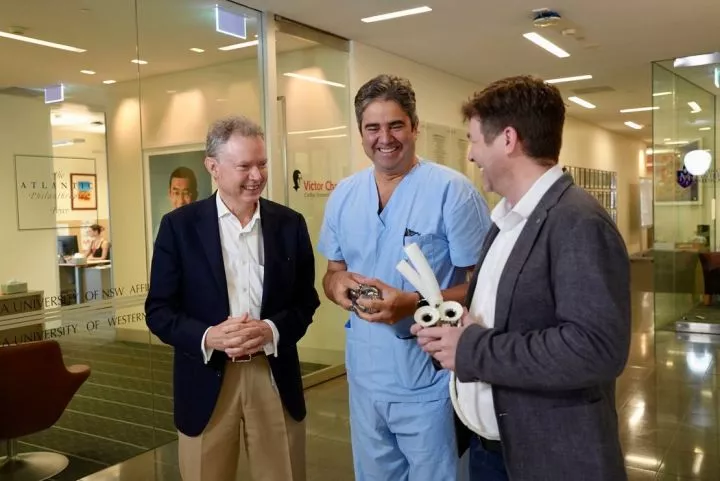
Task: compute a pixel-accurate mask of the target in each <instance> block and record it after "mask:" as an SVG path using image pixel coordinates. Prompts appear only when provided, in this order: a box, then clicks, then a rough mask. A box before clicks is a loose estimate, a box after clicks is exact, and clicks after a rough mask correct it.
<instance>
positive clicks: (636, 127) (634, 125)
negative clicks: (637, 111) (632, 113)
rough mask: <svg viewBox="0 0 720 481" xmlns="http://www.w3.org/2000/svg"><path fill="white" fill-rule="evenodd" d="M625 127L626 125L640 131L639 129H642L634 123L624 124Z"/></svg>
mask: <svg viewBox="0 0 720 481" xmlns="http://www.w3.org/2000/svg"><path fill="white" fill-rule="evenodd" d="M625 125H627V126H628V127H630V128H631V129H635V130H640V129H642V128H643V126H642V125H640V124H636V123H635V122H630V121H628V122H625Z"/></svg>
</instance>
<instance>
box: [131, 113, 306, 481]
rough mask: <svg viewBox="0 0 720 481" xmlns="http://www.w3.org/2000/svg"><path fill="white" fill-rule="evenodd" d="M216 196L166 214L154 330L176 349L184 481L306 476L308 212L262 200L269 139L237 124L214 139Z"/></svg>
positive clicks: (154, 270)
mask: <svg viewBox="0 0 720 481" xmlns="http://www.w3.org/2000/svg"><path fill="white" fill-rule="evenodd" d="M205 167H206V168H207V170H208V172H209V173H210V175H211V176H212V178H213V180H214V181H215V184H216V185H217V192H215V194H213V195H212V196H210V197H209V198H208V199H204V200H200V201H197V202H192V203H189V204H187V205H184V206H182V207H179V208H177V209H175V210H173V211H172V212H170V213H168V214H166V215H165V216H163V218H162V221H161V223H160V229H159V231H158V235H157V239H156V240H155V245H154V249H153V256H152V265H151V271H150V289H149V292H148V295H147V300H146V303H145V312H146V318H147V325H148V327H149V328H150V331H152V332H153V333H154V334H156V335H157V336H158V337H159V338H160V339H161V340H162V341H163V342H165V343H166V344H169V345H171V346H173V347H174V349H175V356H174V368H173V370H174V382H173V388H174V411H175V418H174V419H175V425H176V427H177V429H178V449H179V459H180V473H181V476H182V478H183V481H234V480H235V479H236V474H237V470H238V463H239V461H240V459H241V457H240V449H241V447H243V448H244V449H245V451H246V452H247V458H248V460H249V462H250V473H251V476H252V479H253V480H255V481H260V480H262V481H304V480H305V421H304V420H305V415H306V407H305V398H304V394H303V385H302V374H301V371H300V361H299V358H298V351H297V343H298V342H299V341H300V339H301V338H302V337H303V336H304V335H305V333H306V332H307V328H308V327H309V326H310V323H311V322H312V318H313V315H314V313H315V310H316V309H317V308H318V306H319V305H320V300H319V297H318V294H317V292H316V290H315V287H314V284H315V258H314V254H313V249H312V245H311V244H310V235H309V233H308V230H307V225H306V223H305V219H304V218H303V216H302V215H301V214H299V213H298V212H295V211H294V210H292V209H290V208H288V207H285V206H283V205H280V204H276V203H275V202H271V201H269V200H266V199H263V198H261V197H260V195H261V193H262V191H263V189H264V187H265V184H266V182H267V175H268V159H267V155H266V150H265V136H264V133H263V131H262V129H261V128H260V126H259V125H257V124H256V123H255V122H253V121H251V120H249V119H247V118H245V117H228V118H223V119H220V120H218V121H217V122H216V123H214V124H213V125H212V126H211V127H210V129H209V130H208V134H207V143H206V158H205Z"/></svg>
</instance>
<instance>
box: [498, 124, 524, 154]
mask: <svg viewBox="0 0 720 481" xmlns="http://www.w3.org/2000/svg"><path fill="white" fill-rule="evenodd" d="M502 136H503V143H504V145H505V153H506V154H508V155H510V154H513V153H514V152H516V150H517V149H518V148H519V147H520V139H519V137H518V133H517V130H515V128H514V127H506V128H505V130H503V133H502Z"/></svg>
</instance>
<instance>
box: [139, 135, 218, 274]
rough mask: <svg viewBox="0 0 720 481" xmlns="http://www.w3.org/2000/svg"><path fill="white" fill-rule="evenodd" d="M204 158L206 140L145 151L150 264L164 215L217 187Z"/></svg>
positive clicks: (209, 193)
mask: <svg viewBox="0 0 720 481" xmlns="http://www.w3.org/2000/svg"><path fill="white" fill-rule="evenodd" d="M204 160H205V145H204V144H184V145H177V146H170V147H164V148H159V149H148V150H146V151H145V152H144V156H143V164H144V165H143V167H144V170H145V189H144V190H145V218H146V239H147V253H148V260H147V261H148V266H149V263H150V259H151V255H152V251H153V243H154V242H155V237H156V236H157V233H158V229H159V228H160V221H161V220H162V218H163V216H164V215H165V214H167V213H168V212H170V211H173V210H175V209H177V208H180V207H182V206H184V205H187V204H190V203H192V202H196V201H198V200H200V199H205V198H207V197H209V196H210V195H211V194H212V193H213V191H214V189H215V188H216V186H215V185H214V183H213V181H212V178H211V177H210V174H209V173H208V171H207V170H206V169H205V164H204Z"/></svg>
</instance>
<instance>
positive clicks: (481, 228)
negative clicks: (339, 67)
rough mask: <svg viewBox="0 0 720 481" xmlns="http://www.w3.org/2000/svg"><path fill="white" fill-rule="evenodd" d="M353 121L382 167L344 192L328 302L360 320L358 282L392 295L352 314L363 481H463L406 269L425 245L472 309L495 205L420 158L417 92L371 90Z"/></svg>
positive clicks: (350, 356)
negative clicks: (416, 326)
mask: <svg viewBox="0 0 720 481" xmlns="http://www.w3.org/2000/svg"><path fill="white" fill-rule="evenodd" d="M355 114H356V116H357V121H358V126H359V128H360V134H361V136H362V144H363V148H364V150H365V153H366V154H367V156H368V157H369V158H370V160H372V163H373V165H372V167H370V168H368V169H366V170H363V171H361V172H358V173H357V174H354V175H352V176H350V177H348V178H346V179H344V180H342V181H341V182H340V183H339V184H338V185H337V187H336V188H335V190H334V191H333V193H332V195H331V196H330V198H329V199H328V203H327V206H326V208H325V218H324V221H323V226H322V230H321V233H320V242H319V249H320V251H321V253H322V254H323V255H324V256H325V257H326V258H327V259H328V268H327V272H326V274H325V277H324V279H323V286H324V289H325V294H326V295H327V297H328V298H329V299H330V300H332V301H333V302H335V303H336V304H338V305H340V306H342V307H343V308H345V309H350V308H351V306H352V303H351V301H350V299H349V298H348V289H349V288H357V287H358V285H359V284H360V283H365V284H370V285H373V286H375V287H377V288H378V289H379V290H380V291H381V295H382V300H374V301H372V300H369V301H360V302H359V303H360V304H361V305H362V306H363V307H366V308H370V309H372V310H373V311H376V312H374V313H371V314H367V313H363V312H358V313H356V312H351V314H350V317H349V321H348V323H347V325H346V327H347V329H346V332H347V347H346V368H347V376H348V383H349V386H350V427H351V433H352V449H353V458H354V465H355V479H356V481H385V480H387V481H425V480H427V481H456V479H457V465H458V452H457V444H456V440H455V428H454V422H453V419H454V418H453V408H452V404H451V402H450V399H449V390H448V382H449V377H448V372H447V371H445V370H438V369H436V368H435V367H434V366H433V365H432V361H431V358H430V357H429V356H428V355H427V354H426V353H424V352H423V351H422V350H421V349H420V347H419V346H418V344H417V342H416V341H415V339H414V336H413V335H412V334H411V333H410V327H411V325H412V324H413V319H412V316H413V313H414V312H415V309H416V307H417V304H418V302H419V301H420V296H419V294H418V293H416V292H415V288H414V287H413V286H412V285H411V284H410V283H408V282H407V281H406V280H405V279H404V278H403V277H402V276H401V274H400V273H399V272H398V271H397V269H396V265H397V263H398V262H399V261H400V260H402V259H405V258H406V256H405V252H404V250H403V247H404V246H405V245H409V244H412V243H416V244H418V246H419V247H420V248H421V250H422V251H423V254H424V255H425V257H426V258H427V260H428V262H429V263H430V266H431V267H432V269H433V271H434V273H435V276H436V278H437V280H438V283H439V284H440V287H441V289H443V297H444V299H445V300H455V301H459V302H462V301H463V300H464V298H465V295H466V292H467V287H468V285H467V276H466V275H467V272H468V271H469V270H472V268H473V266H474V265H475V263H476V261H477V260H478V257H479V254H480V249H481V245H482V242H483V239H484V237H485V234H486V232H487V230H488V228H489V226H490V219H489V214H488V209H487V205H486V203H485V201H484V200H483V198H482V197H481V196H480V194H479V193H478V191H477V190H476V189H475V187H474V186H473V185H472V184H471V183H470V182H469V180H468V179H467V178H466V177H465V176H463V175H462V174H461V173H459V172H456V171H454V170H452V169H450V168H447V167H444V166H441V165H438V164H435V163H432V162H428V161H426V160H422V159H419V158H418V157H417V156H416V154H415V141H416V138H417V128H418V117H417V113H416V107H415V93H414V91H413V89H412V86H411V85H410V82H408V81H407V80H406V79H402V78H398V77H394V76H388V75H380V76H378V77H376V78H374V79H372V80H370V81H369V82H367V83H366V84H365V85H363V86H362V87H361V88H360V90H359V91H358V93H357V95H356V97H355Z"/></svg>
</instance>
